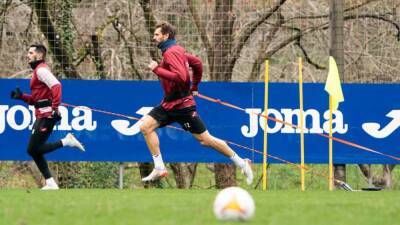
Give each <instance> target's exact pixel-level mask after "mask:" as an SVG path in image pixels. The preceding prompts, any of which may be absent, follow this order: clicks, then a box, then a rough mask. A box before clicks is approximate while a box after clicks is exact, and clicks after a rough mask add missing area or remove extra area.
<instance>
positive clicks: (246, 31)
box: [230, 0, 286, 63]
mask: <svg viewBox="0 0 400 225" xmlns="http://www.w3.org/2000/svg"><path fill="white" fill-rule="evenodd" d="M285 2H286V0H279V2H277V3H276V4H275V5H274V6H273V7H272V8H271V9H270V10H268V11H266V12H264V14H263V15H261V16H260V18H258V19H257V20H254V21H252V22H250V23H249V24H248V25H247V26H245V27H244V28H243V29H242V31H241V32H240V34H239V35H240V36H239V38H237V39H236V40H235V43H234V45H233V48H232V50H233V51H232V53H231V57H230V58H231V59H232V60H233V63H234V61H236V60H237V59H238V58H239V56H240V52H241V51H242V48H243V46H244V45H245V44H246V42H247V40H248V39H249V38H250V36H251V34H252V33H253V32H254V31H255V30H256V29H257V27H258V26H260V25H261V24H262V23H264V21H266V20H267V19H268V18H270V17H271V16H272V15H273V14H274V13H275V12H276V11H277V10H278V9H280V7H281V6H282V5H283V4H284V3H285Z"/></svg>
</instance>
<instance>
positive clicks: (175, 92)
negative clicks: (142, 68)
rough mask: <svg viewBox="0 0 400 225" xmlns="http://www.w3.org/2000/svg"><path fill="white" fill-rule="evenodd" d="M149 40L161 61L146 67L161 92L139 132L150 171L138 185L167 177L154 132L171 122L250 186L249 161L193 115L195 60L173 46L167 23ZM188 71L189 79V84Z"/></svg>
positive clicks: (198, 78)
mask: <svg viewBox="0 0 400 225" xmlns="http://www.w3.org/2000/svg"><path fill="white" fill-rule="evenodd" d="M153 40H154V41H155V42H156V44H157V46H158V48H159V49H160V50H161V52H162V55H163V59H162V61H161V62H160V64H158V63H157V62H155V61H152V62H151V63H150V64H149V65H148V67H149V68H150V69H151V70H152V71H153V72H154V73H155V74H156V75H157V76H158V77H159V79H160V82H161V86H162V88H163V90H164V98H163V100H162V102H161V104H160V105H158V106H157V107H155V108H153V110H152V111H150V113H149V114H148V115H146V116H145V117H144V119H143V121H142V124H141V127H140V130H141V132H142V133H143V136H144V138H145V140H146V143H147V146H148V148H149V150H150V152H151V154H152V156H153V161H154V169H153V171H152V172H151V173H150V175H149V176H147V177H145V178H143V179H142V181H152V180H156V179H158V178H160V177H165V176H167V170H166V168H165V165H164V162H163V160H162V157H161V152H160V142H159V139H158V136H157V133H156V132H155V130H156V129H157V128H159V127H163V126H166V125H168V124H171V123H173V122H178V123H179V124H180V125H181V126H182V128H183V129H185V130H187V131H189V132H191V133H192V135H193V136H194V137H195V138H196V139H197V140H198V141H199V142H200V143H201V144H202V145H204V146H207V147H211V148H213V149H215V150H217V151H218V152H220V153H222V154H223V155H225V156H226V157H229V158H230V159H231V160H232V161H233V162H234V163H235V165H237V166H238V167H240V168H241V169H242V173H243V174H244V175H245V176H246V182H247V183H248V184H251V183H252V181H253V172H252V170H251V167H250V160H248V159H242V158H240V157H239V156H238V155H237V154H236V153H235V152H234V151H233V150H232V149H231V148H230V147H229V146H228V145H227V144H226V142H224V141H222V140H221V139H218V138H216V137H214V136H212V135H211V134H210V133H209V132H208V131H207V129H206V127H205V125H204V123H203V121H202V120H201V119H200V117H199V115H198V114H197V111H196V103H195V101H194V98H193V95H195V94H197V92H198V85H199V83H200V81H201V77H202V73H203V65H202V62H201V60H200V59H199V58H197V57H195V56H193V55H190V54H188V53H186V51H185V49H184V48H183V47H181V46H179V45H177V44H176V40H175V29H174V27H173V26H172V25H171V24H169V23H167V22H162V23H159V24H157V26H156V27H155V31H154V36H153ZM189 67H191V68H192V71H193V74H192V76H193V78H192V81H191V80H190V74H189Z"/></svg>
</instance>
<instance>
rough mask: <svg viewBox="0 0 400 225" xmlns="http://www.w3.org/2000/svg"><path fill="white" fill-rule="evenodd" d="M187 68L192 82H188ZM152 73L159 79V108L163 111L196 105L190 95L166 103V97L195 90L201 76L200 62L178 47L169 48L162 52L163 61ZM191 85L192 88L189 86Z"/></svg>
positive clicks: (201, 67) (201, 66)
mask: <svg viewBox="0 0 400 225" xmlns="http://www.w3.org/2000/svg"><path fill="white" fill-rule="evenodd" d="M189 67H190V68H192V72H193V73H192V77H193V78H192V82H190V72H189ZM153 72H154V73H155V74H156V75H157V76H158V77H159V78H160V82H161V85H162V88H163V90H164V99H163V101H162V102H161V106H162V107H163V108H164V109H165V110H168V111H169V110H175V109H182V108H186V107H189V106H194V105H196V102H195V101H194V98H193V96H192V95H188V96H186V97H183V98H179V99H174V100H172V101H167V100H166V97H167V96H169V95H171V94H173V93H176V92H190V89H191V88H192V90H197V86H198V85H199V83H200V81H201V77H202V74H203V64H202V62H201V60H200V59H199V58H197V57H195V56H193V55H190V54H188V53H186V52H185V49H184V48H183V47H181V46H179V45H174V46H171V47H169V48H168V49H167V50H166V51H165V52H163V60H162V61H161V62H160V65H159V66H157V67H156V68H155V69H154V70H153ZM190 85H192V87H191V86H190Z"/></svg>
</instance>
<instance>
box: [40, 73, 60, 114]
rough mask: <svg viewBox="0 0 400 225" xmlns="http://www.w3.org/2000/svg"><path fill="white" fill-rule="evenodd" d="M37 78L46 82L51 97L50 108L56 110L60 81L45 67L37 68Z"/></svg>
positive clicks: (58, 102) (58, 100)
mask: <svg viewBox="0 0 400 225" xmlns="http://www.w3.org/2000/svg"><path fill="white" fill-rule="evenodd" d="M37 75H38V79H39V80H40V81H42V82H43V83H45V84H46V86H47V87H49V89H50V91H51V95H52V97H53V99H52V104H51V108H52V109H53V110H54V111H58V106H59V105H60V103H61V96H62V87H61V83H60V82H59V81H58V80H57V78H56V77H55V76H54V75H53V73H52V72H51V71H50V70H49V69H48V68H45V67H42V68H39V69H38V71H37Z"/></svg>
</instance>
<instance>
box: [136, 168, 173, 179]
mask: <svg viewBox="0 0 400 225" xmlns="http://www.w3.org/2000/svg"><path fill="white" fill-rule="evenodd" d="M166 176H168V171H167V170H166V169H162V170H159V169H156V168H154V169H153V171H151V173H150V174H149V175H148V176H147V177H145V178H143V179H142V181H143V182H146V181H153V180H157V179H160V178H162V177H166Z"/></svg>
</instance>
